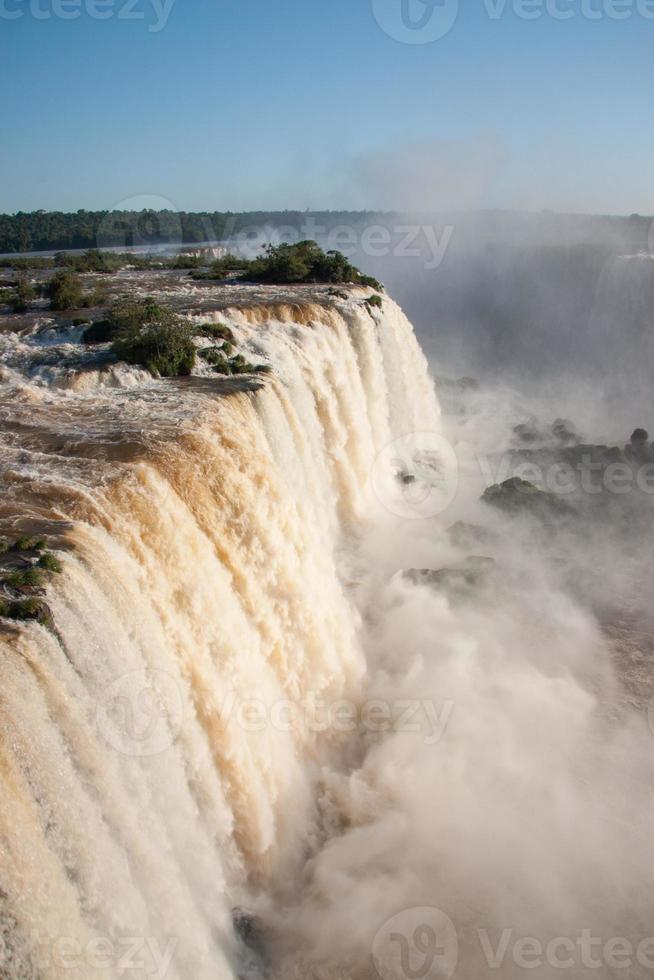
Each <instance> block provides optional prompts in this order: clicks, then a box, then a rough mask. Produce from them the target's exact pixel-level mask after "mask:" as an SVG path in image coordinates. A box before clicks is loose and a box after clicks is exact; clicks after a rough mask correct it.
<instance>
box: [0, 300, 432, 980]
mask: <svg viewBox="0 0 654 980" xmlns="http://www.w3.org/2000/svg"><path fill="white" fill-rule="evenodd" d="M205 319H206V317H205ZM215 319H216V320H220V321H221V322H226V323H228V324H229V325H230V327H231V328H232V330H233V331H234V333H235V335H236V336H237V339H238V342H239V345H242V347H243V348H244V349H246V350H247V351H249V352H250V353H251V354H253V355H254V354H256V355H257V356H258V357H259V358H260V359H261V358H262V357H263V358H265V359H266V360H267V361H268V362H269V363H270V364H271V366H272V368H273V373H272V374H271V375H270V376H269V377H268V378H266V381H265V382H264V384H263V387H261V388H260V389H259V390H256V391H248V390H237V391H234V392H233V393H231V394H226V395H222V396H220V397H217V396H216V395H215V394H213V393H211V391H209V392H207V391H205V390H203V389H202V388H201V387H200V386H193V385H188V386H185V385H183V384H176V383H172V382H161V381H156V382H155V381H152V379H149V378H148V377H146V376H145V375H144V373H143V372H140V371H137V370H136V369H133V368H119V369H117V368H115V367H110V368H107V369H104V370H101V371H85V372H80V373H77V374H75V373H73V374H71V373H70V372H64V373H62V372H61V371H59V369H58V368H57V366H56V358H55V359H51V361H52V363H48V364H46V366H45V367H43V365H39V366H36V367H35V351H36V350H37V348H38V349H39V350H40V351H41V354H42V353H43V351H42V348H43V343H44V341H43V340H42V339H40V338H42V337H43V332H41V334H39V336H38V338H37V337H36V336H35V337H27V338H16V337H8V338H5V342H4V352H3V367H2V372H3V373H2V392H1V394H0V413H1V415H2V418H3V419H4V421H5V428H4V430H3V437H2V438H3V463H2V471H3V484H4V491H5V492H4V494H3V498H4V499H3V503H2V507H1V510H0V517H1V518H2V520H3V529H4V530H6V531H7V534H8V536H10V534H11V532H12V531H15V530H16V529H17V528H21V529H23V528H29V529H30V530H31V529H36V530H37V531H38V532H39V533H46V534H47V535H48V539H49V541H51V542H54V544H55V546H56V547H57V549H58V553H59V554H60V555H61V557H62V564H63V570H62V573H61V574H60V575H58V576H56V578H53V580H52V581H51V583H50V584H49V585H48V588H47V602H48V605H49V608H50V610H51V612H52V616H53V621H54V627H53V628H52V629H49V628H47V627H46V626H43V625H39V624H36V623H33V624H29V625H26V626H21V627H20V628H14V627H10V626H9V625H6V626H5V628H3V630H2V633H1V634H0V642H1V645H2V654H1V656H2V659H1V661H0V663H1V667H0V670H1V683H0V726H1V729H2V731H1V737H0V753H1V758H2V783H3V805H2V810H1V816H0V821H1V834H2V841H3V847H2V857H1V858H0V860H1V861H2V865H1V870H0V889H1V890H0V901H1V907H2V933H1V935H2V937H3V939H4V945H0V953H1V954H2V957H3V961H4V967H3V970H4V972H3V976H7V977H10V978H11V980H18V978H23V977H25V978H28V977H34V978H36V977H39V978H46V980H54V978H60V977H61V978H63V977H66V978H70V977H79V978H84V980H88V978H95V977H105V978H106V977H108V976H109V977H114V976H116V977H118V976H125V975H127V976H130V977H146V976H147V977H150V976H159V977H163V976H164V975H165V976H166V977H167V978H169V980H189V978H191V977H192V978H194V980H203V978H209V977H211V978H215V977H225V978H229V977H234V976H236V975H238V973H239V970H245V967H244V966H242V965H241V966H239V965H238V962H239V953H238V950H237V940H236V938H235V935H234V932H233V929H232V926H231V918H230V914H229V913H230V909H231V907H232V906H235V905H237V904H239V903H240V902H244V903H246V902H247V901H248V898H249V896H250V895H251V894H252V893H253V892H255V891H256V890H265V889H266V888H271V887H275V883H276V882H281V881H283V880H285V877H286V876H291V875H294V874H295V873H296V872H297V871H298V869H299V868H301V865H302V862H303V861H304V860H305V857H306V854H307V853H309V852H310V851H311V850H312V849H313V848H314V847H315V846H316V842H317V841H318V840H319V839H320V837H321V834H322V833H323V830H322V829H321V827H320V826H319V820H318V816H317V811H316V793H317V786H318V784H319V779H320V773H321V769H322V767H324V766H326V765H331V766H335V767H338V766H339V765H341V764H342V762H341V761H340V760H342V759H343V754H344V752H345V749H346V745H345V743H346V742H347V736H344V735H342V734H340V735H339V734H338V733H337V732H334V731H333V730H332V729H331V728H330V727H329V726H327V727H325V726H317V725H315V724H313V723H312V720H313V719H314V714H315V710H316V709H317V705H318V704H319V703H322V702H325V703H334V702H337V701H338V700H339V699H348V700H349V701H350V702H352V703H357V701H358V700H359V699H360V698H361V696H362V689H363V684H364V677H365V670H366V665H365V652H364V647H363V643H362V621H361V616H360V613H359V611H358V609H357V605H356V602H355V600H354V592H355V590H356V587H357V580H358V577H360V575H361V569H360V568H359V567H358V566H357V562H356V559H355V557H354V556H355V555H356V551H357V544H358V541H359V540H360V538H361V535H362V534H364V533H365V529H366V528H370V527H374V526H375V522H376V521H377V520H378V519H379V518H380V515H381V514H382V513H383V512H384V501H383V500H381V501H380V500H379V499H378V495H377V496H376V495H375V493H374V488H373V487H372V484H371V472H372V470H373V467H374V465H375V460H376V458H377V457H378V455H379V454H380V452H382V451H383V450H384V449H385V447H387V446H388V445H389V443H391V442H392V440H393V439H395V438H398V437H403V436H405V435H406V434H410V433H413V432H416V431H434V432H437V431H438V429H439V424H440V423H439V412H438V406H437V402H436V399H435V395H434V393H433V390H432V385H431V382H430V380H429V378H428V373H427V367H426V362H425V359H424V357H423V356H422V353H421V352H420V350H419V348H418V345H417V343H416V340H415V338H414V335H413V331H412V329H411V327H410V325H409V324H408V322H407V321H406V319H405V317H404V316H403V314H402V313H401V311H400V310H399V309H398V308H397V307H396V306H395V304H394V303H393V302H392V301H390V300H388V299H385V300H384V304H383V312H380V311H377V310H371V309H369V308H368V307H367V306H366V305H365V304H363V303H362V302H361V300H360V299H354V300H353V299H350V300H346V301H343V300H334V301H333V302H332V303H331V304H330V305H325V304H318V303H315V304H309V303H298V304H291V305H284V304H283V303H272V302H271V303H268V304H267V305H266V306H262V305H258V306H254V307H251V308H243V307H242V306H241V307H238V308H234V309H233V310H228V311H227V312H226V313H225V312H223V313H221V314H220V316H218V315H217V314H216V316H215ZM45 336H46V341H45V342H46V344H49V345H50V347H51V349H52V350H53V351H54V352H55V354H56V351H57V350H58V348H59V347H60V346H61V345H62V344H65V343H67V342H68V340H67V338H64V337H61V336H60V335H56V334H54V333H52V334H51V335H48V334H47V331H46V334H45ZM39 345H41V346H40V347H39ZM299 705H302V706H303V707H302V710H294V708H295V709H297V706H299Z"/></svg>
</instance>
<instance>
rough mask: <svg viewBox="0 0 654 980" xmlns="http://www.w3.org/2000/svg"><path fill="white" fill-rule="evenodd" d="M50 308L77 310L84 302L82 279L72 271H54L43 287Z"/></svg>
mask: <svg viewBox="0 0 654 980" xmlns="http://www.w3.org/2000/svg"><path fill="white" fill-rule="evenodd" d="M45 293H46V296H47V297H48V299H49V300H50V309H52V310H77V309H79V307H80V306H82V305H83V303H84V290H83V287H82V280H81V279H80V278H79V276H78V275H76V273H74V272H70V271H68V270H63V271H62V272H56V273H55V274H54V276H53V277H52V279H51V280H50V282H49V283H48V284H47V286H46V288H45Z"/></svg>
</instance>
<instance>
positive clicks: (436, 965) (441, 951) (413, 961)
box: [372, 906, 459, 980]
mask: <svg viewBox="0 0 654 980" xmlns="http://www.w3.org/2000/svg"><path fill="white" fill-rule="evenodd" d="M458 957H459V943H458V939H457V934H456V929H455V928H454V923H453V922H452V920H451V919H450V918H449V916H447V915H445V913H444V912H442V911H441V910H440V909H437V908H432V907H431V906H421V907H416V908H412V909H405V910H404V911H403V912H399V913H398V914H397V915H394V916H393V917H392V918H391V919H388V920H387V921H386V922H385V923H384V924H383V926H382V927H381V929H379V930H378V932H377V934H376V936H375V938H374V939H373V943H372V960H373V963H374V965H375V969H376V970H377V973H378V974H379V976H380V977H381V978H382V980H450V978H451V977H452V976H454V971H455V970H456V964H457V961H458Z"/></svg>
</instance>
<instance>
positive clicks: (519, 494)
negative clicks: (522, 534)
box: [481, 476, 574, 521]
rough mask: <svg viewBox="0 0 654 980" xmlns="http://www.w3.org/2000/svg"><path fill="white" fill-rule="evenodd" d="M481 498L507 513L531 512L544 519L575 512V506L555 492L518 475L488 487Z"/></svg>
mask: <svg viewBox="0 0 654 980" xmlns="http://www.w3.org/2000/svg"><path fill="white" fill-rule="evenodd" d="M481 499H482V500H483V501H484V503H486V504H490V505H491V506H492V507H497V508H498V509H499V510H502V511H504V512H505V513H507V514H510V515H513V516H517V515H520V514H530V515H532V516H533V517H536V518H538V519H539V520H542V521H549V520H552V519H554V518H557V517H564V516H568V515H570V514H572V513H573V512H574V508H573V507H572V506H571V505H570V504H569V503H567V501H565V500H562V499H561V498H560V497H558V496H557V495H556V494H555V493H549V492H547V491H545V490H539V489H538V487H536V486H534V484H533V483H529V481H528V480H521V479H520V478H519V477H517V476H512V477H511V478H510V479H508V480H505V481H504V483H495V484H493V486H491V487H488V488H487V489H486V490H484V493H483V494H482V498H481Z"/></svg>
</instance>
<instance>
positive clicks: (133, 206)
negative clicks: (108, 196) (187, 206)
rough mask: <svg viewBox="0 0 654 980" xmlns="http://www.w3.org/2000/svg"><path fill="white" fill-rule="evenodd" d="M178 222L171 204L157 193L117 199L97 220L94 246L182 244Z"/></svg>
mask: <svg viewBox="0 0 654 980" xmlns="http://www.w3.org/2000/svg"><path fill="white" fill-rule="evenodd" d="M182 240H183V234H182V221H181V218H180V216H179V214H177V213H176V212H175V206H174V205H173V204H172V203H171V202H170V201H169V200H167V199H166V198H165V197H159V196H158V195H157V194H136V195H135V196H134V197H127V198H125V200H124V201H119V202H118V203H117V204H115V205H114V206H113V207H112V208H111V210H110V211H108V212H107V214H106V215H105V217H104V218H103V219H102V221H101V222H100V225H99V227H98V233H97V239H96V245H97V247H98V248H119V249H120V248H134V247H136V248H138V247H141V248H145V247H146V246H150V247H153V248H154V247H156V246H157V245H163V244H165V245H166V247H168V248H179V247H180V246H181V245H182Z"/></svg>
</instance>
